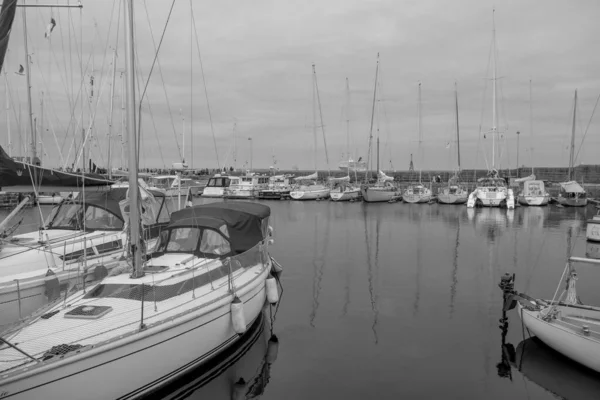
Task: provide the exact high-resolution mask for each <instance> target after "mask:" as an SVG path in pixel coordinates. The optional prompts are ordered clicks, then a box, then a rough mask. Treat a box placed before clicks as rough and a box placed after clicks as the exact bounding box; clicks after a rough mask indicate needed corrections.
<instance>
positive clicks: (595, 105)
mask: <svg viewBox="0 0 600 400" xmlns="http://www.w3.org/2000/svg"><path fill="white" fill-rule="evenodd" d="M598 101H600V94H599V95H598V97H597V98H596V104H594V109H593V110H592V115H590V120H589V121H588V124H587V126H586V127H585V132H584V133H583V137H582V138H581V143H580V144H579V149H577V154H576V155H575V160H577V158H578V157H579V152H580V151H581V148H582V146H583V141H584V140H585V136H586V135H587V133H588V129H589V128H590V124H591V123H592V119H593V118H594V114H595V113H596V107H598ZM575 160H573V165H575Z"/></svg>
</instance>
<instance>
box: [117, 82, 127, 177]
mask: <svg viewBox="0 0 600 400" xmlns="http://www.w3.org/2000/svg"><path fill="white" fill-rule="evenodd" d="M124 94H125V80H124V79H123V71H121V160H120V163H119V166H120V167H121V168H123V152H124V151H125V133H126V132H125V97H124V96H123V95H124Z"/></svg>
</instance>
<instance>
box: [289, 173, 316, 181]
mask: <svg viewBox="0 0 600 400" xmlns="http://www.w3.org/2000/svg"><path fill="white" fill-rule="evenodd" d="M318 177H319V175H318V174H317V173H316V172H315V173H313V174H310V175H306V176H298V177H296V178H294V179H295V180H297V181H301V180H305V181H310V180H316V179H317V178H318Z"/></svg>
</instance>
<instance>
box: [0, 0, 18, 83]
mask: <svg viewBox="0 0 600 400" xmlns="http://www.w3.org/2000/svg"><path fill="white" fill-rule="evenodd" d="M16 10H17V0H4V1H3V2H2V9H1V10H0V71H2V68H3V67H4V56H6V49H8V40H9V38H10V30H11V29H12V24H13V21H14V20H15V12H16Z"/></svg>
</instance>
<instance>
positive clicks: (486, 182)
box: [477, 177, 506, 187]
mask: <svg viewBox="0 0 600 400" xmlns="http://www.w3.org/2000/svg"><path fill="white" fill-rule="evenodd" d="M477 186H502V187H506V181H505V180H504V179H503V178H490V177H485V178H479V179H477Z"/></svg>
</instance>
